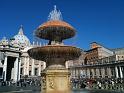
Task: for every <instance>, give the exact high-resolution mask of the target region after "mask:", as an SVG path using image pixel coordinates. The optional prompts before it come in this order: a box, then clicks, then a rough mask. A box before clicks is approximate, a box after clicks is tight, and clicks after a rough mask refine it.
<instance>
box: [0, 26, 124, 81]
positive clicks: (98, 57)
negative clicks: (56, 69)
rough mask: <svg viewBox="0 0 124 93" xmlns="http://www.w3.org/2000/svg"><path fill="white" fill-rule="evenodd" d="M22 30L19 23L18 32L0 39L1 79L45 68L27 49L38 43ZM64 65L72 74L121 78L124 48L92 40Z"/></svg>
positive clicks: (32, 74) (37, 73)
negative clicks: (75, 58)
mask: <svg viewBox="0 0 124 93" xmlns="http://www.w3.org/2000/svg"><path fill="white" fill-rule="evenodd" d="M23 32H24V31H23V27H22V26H21V27H20V28H19V31H18V34H17V35H15V36H14V37H12V38H11V39H9V40H8V39H6V38H5V37H4V38H3V39H2V40H1V41H0V79H3V80H4V81H6V80H7V81H9V80H13V81H18V80H20V78H24V77H28V78H32V77H38V76H40V73H41V71H42V70H43V69H44V68H45V62H43V61H39V60H35V59H32V58H30V57H29V55H28V53H27V51H28V50H29V49H30V48H33V47H37V46H41V44H39V45H38V43H36V44H35V43H34V42H33V44H31V43H30V41H29V39H28V38H27V37H26V36H25V35H24V33H23ZM66 67H67V68H68V69H70V72H71V77H72V78H124V48H116V49H108V48H106V47H104V46H103V45H101V44H98V43H96V42H93V43H91V48H90V49H89V50H87V51H84V50H82V55H81V56H80V57H79V59H77V60H70V61H68V62H66Z"/></svg>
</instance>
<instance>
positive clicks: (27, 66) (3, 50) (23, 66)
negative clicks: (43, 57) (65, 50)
mask: <svg viewBox="0 0 124 93" xmlns="http://www.w3.org/2000/svg"><path fill="white" fill-rule="evenodd" d="M36 46H39V45H35V44H34V43H33V45H32V44H31V43H30V41H29V39H28V38H27V37H26V36H25V35H24V33H23V27H22V26H21V27H20V29H19V32H18V34H17V35H15V36H14V37H12V38H11V39H9V40H7V39H6V38H5V37H4V38H3V39H2V40H1V41H0V79H3V80H4V81H10V80H13V81H15V82H16V81H19V80H20V78H24V77H37V76H40V73H41V71H42V70H43V69H44V68H45V62H43V61H39V60H35V59H32V58H30V57H29V55H28V53H27V51H28V49H30V48H32V47H36Z"/></svg>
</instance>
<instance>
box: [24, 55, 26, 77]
mask: <svg viewBox="0 0 124 93" xmlns="http://www.w3.org/2000/svg"><path fill="white" fill-rule="evenodd" d="M24 75H26V57H24Z"/></svg>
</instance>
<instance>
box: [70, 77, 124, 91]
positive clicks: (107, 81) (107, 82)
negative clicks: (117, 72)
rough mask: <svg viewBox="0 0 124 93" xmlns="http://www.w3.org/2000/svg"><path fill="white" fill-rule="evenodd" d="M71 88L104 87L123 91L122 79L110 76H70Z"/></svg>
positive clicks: (123, 83) (123, 81)
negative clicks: (89, 77) (92, 77)
mask: <svg viewBox="0 0 124 93" xmlns="http://www.w3.org/2000/svg"><path fill="white" fill-rule="evenodd" d="M71 84H72V88H76V89H77V88H87V89H106V90H121V91H124V79H112V78H97V79H88V78H72V79H71Z"/></svg>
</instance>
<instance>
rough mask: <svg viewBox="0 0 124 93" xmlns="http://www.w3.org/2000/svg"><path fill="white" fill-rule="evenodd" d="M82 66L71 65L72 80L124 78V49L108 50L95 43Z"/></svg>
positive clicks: (83, 59)
mask: <svg viewBox="0 0 124 93" xmlns="http://www.w3.org/2000/svg"><path fill="white" fill-rule="evenodd" d="M84 52H85V53H84V54H83V55H82V56H83V57H82V62H81V60H78V61H80V63H82V64H81V65H80V64H79V65H76V66H75V65H71V66H69V69H70V71H71V77H72V78H90V79H92V78H124V48H119V49H108V48H105V47H104V46H102V45H100V44H98V43H96V42H93V43H92V44H91V49H90V50H87V51H84ZM73 63H75V61H73Z"/></svg>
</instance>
